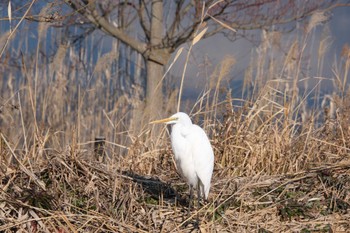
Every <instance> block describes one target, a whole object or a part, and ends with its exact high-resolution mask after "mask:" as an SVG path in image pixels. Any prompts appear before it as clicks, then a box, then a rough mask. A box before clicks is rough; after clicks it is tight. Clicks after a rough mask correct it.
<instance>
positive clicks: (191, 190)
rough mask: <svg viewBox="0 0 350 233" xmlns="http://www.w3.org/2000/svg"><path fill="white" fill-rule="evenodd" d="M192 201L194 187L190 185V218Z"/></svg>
mask: <svg viewBox="0 0 350 233" xmlns="http://www.w3.org/2000/svg"><path fill="white" fill-rule="evenodd" d="M192 199H193V186H192V185H190V202H189V204H188V216H190V213H191V207H192Z"/></svg>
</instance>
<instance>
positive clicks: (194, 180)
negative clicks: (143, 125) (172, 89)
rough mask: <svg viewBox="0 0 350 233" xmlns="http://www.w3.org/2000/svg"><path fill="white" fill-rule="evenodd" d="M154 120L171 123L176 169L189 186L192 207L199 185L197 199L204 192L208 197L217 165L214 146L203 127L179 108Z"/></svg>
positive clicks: (206, 197)
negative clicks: (173, 112) (178, 110)
mask: <svg viewBox="0 0 350 233" xmlns="http://www.w3.org/2000/svg"><path fill="white" fill-rule="evenodd" d="M155 123H166V124H172V131H171V146H172V149H173V152H174V157H175V162H176V167H177V170H178V171H179V173H180V174H181V175H182V177H183V178H184V179H185V180H186V182H187V184H188V185H189V187H190V203H189V211H190V208H191V201H192V198H193V188H194V187H195V188H197V194H198V203H199V200H200V198H201V195H202V196H203V197H204V198H205V199H208V195H209V189H210V181H211V176H212V174H213V167H214V153H213V148H212V146H211V144H210V142H209V139H208V137H207V135H206V134H205V132H204V130H203V129H202V128H201V127H199V126H198V125H195V124H192V121H191V119H190V117H189V116H188V115H187V114H186V113H183V112H178V113H176V114H174V115H172V116H171V117H169V118H165V119H162V120H157V121H152V122H150V124H155Z"/></svg>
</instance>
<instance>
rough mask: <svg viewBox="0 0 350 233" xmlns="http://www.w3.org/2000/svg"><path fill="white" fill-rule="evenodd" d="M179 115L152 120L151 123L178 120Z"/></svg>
mask: <svg viewBox="0 0 350 233" xmlns="http://www.w3.org/2000/svg"><path fill="white" fill-rule="evenodd" d="M176 120H177V117H169V118H164V119H161V120H156V121H151V122H150V124H159V123H167V122H169V121H176Z"/></svg>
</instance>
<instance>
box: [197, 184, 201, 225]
mask: <svg viewBox="0 0 350 233" xmlns="http://www.w3.org/2000/svg"><path fill="white" fill-rule="evenodd" d="M197 198H198V205H197V224H198V226H199V209H200V207H201V206H200V199H201V187H200V181H199V180H198V184H197Z"/></svg>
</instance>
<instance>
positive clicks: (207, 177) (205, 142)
mask: <svg viewBox="0 0 350 233" xmlns="http://www.w3.org/2000/svg"><path fill="white" fill-rule="evenodd" d="M188 137H190V142H191V144H192V156H193V161H194V168H195V171H196V174H197V176H198V178H199V179H200V181H201V183H202V184H203V186H204V193H205V196H206V198H207V196H208V193H209V189H210V182H211V176H212V173H213V168H214V153H213V149H212V146H211V144H210V141H209V139H208V137H207V135H206V134H205V132H204V130H203V129H202V128H200V127H199V126H197V125H193V130H191V133H190V134H189V135H188Z"/></svg>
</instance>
